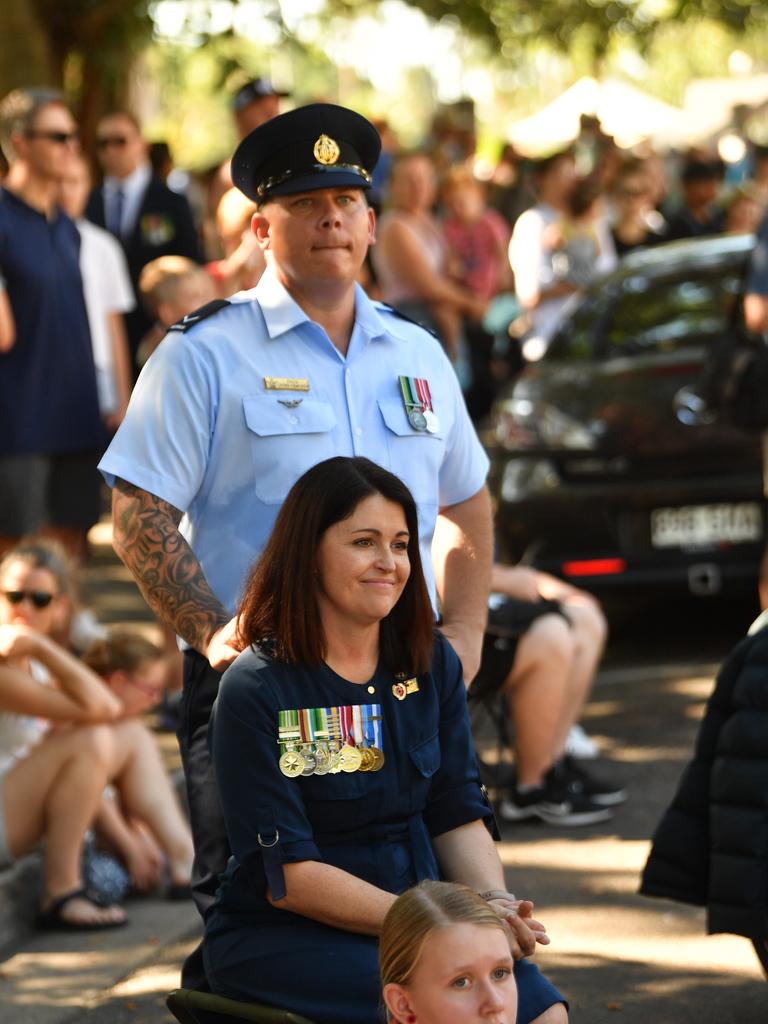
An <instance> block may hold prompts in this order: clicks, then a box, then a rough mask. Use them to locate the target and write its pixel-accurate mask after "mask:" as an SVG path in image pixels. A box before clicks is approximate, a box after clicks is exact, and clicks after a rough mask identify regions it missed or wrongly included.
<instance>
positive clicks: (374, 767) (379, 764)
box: [366, 747, 384, 772]
mask: <svg viewBox="0 0 768 1024" xmlns="http://www.w3.org/2000/svg"><path fill="white" fill-rule="evenodd" d="M366 753H367V754H370V755H371V758H372V760H373V763H372V764H371V768H370V770H371V771H372V772H379V771H381V769H382V768H383V767H384V751H383V750H379V748H378V747H368V749H367V750H366Z"/></svg>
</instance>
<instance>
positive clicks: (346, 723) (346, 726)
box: [339, 705, 362, 773]
mask: <svg viewBox="0 0 768 1024" xmlns="http://www.w3.org/2000/svg"><path fill="white" fill-rule="evenodd" d="M339 721H340V723H341V742H342V746H341V750H340V751H339V764H340V765H341V770H342V771H343V772H349V773H351V772H356V771H357V770H358V768H359V767H360V765H361V763H362V757H361V755H360V751H359V750H358V749H357V746H356V743H355V736H354V726H353V722H352V708H351V707H350V706H349V705H346V706H343V707H340V708H339Z"/></svg>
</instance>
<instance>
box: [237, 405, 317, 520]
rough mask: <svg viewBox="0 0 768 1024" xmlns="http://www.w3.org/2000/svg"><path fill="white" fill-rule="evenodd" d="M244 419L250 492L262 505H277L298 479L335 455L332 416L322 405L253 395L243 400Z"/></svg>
mask: <svg viewBox="0 0 768 1024" xmlns="http://www.w3.org/2000/svg"><path fill="white" fill-rule="evenodd" d="M243 414H244V417H245V426H246V428H247V434H248V444H249V446H250V449H251V459H252V462H253V469H254V490H255V492H256V495H257V497H258V498H260V500H261V501H263V502H265V503H266V504H269V505H277V504H280V503H281V502H282V501H283V500H284V499H285V496H286V494H287V493H288V491H289V490H290V489H291V487H292V486H293V485H294V484H295V483H296V481H297V480H298V478H299V477H300V476H301V475H302V473H305V472H306V471H307V470H308V469H309V468H310V467H311V466H315V465H317V463H318V462H322V461H323V460H324V459H329V458H330V457H331V456H332V455H334V454H335V452H334V449H333V440H332V431H333V428H334V427H335V426H336V413H335V412H334V411H333V407H332V406H331V405H330V404H329V403H328V402H325V401H323V400H322V399H318V398H297V397H295V396H294V395H293V394H290V395H286V397H285V398H277V397H275V396H273V395H252V396H248V397H245V398H243Z"/></svg>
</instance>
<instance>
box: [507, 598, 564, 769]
mask: <svg viewBox="0 0 768 1024" xmlns="http://www.w3.org/2000/svg"><path fill="white" fill-rule="evenodd" d="M572 659H573V638H572V636H571V631H570V627H569V625H568V623H567V622H566V621H565V619H563V618H562V616H560V615H542V616H541V618H539V619H536V620H535V622H533V623H532V624H531V626H530V627H529V629H527V630H526V632H525V633H524V634H523V636H522V637H521V638H520V640H519V641H518V645H517V651H516V654H515V660H514V663H513V665H512V670H511V672H510V673H509V675H508V676H507V680H506V683H505V689H506V692H507V695H508V697H509V702H510V710H511V715H512V724H513V727H514V733H515V765H516V769H517V783H518V785H521V786H537V785H540V784H541V783H542V782H543V780H544V776H545V775H546V773H547V772H548V771H549V769H550V768H551V767H552V765H553V764H554V761H555V749H556V743H557V738H558V736H559V732H560V728H561V722H562V718H563V707H564V703H565V700H566V694H567V690H568V686H569V685H570V684H569V680H570V672H571V664H572Z"/></svg>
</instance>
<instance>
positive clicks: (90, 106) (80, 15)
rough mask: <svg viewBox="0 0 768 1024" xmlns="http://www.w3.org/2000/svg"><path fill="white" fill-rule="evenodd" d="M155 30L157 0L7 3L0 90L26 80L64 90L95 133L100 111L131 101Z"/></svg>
mask: <svg viewBox="0 0 768 1024" xmlns="http://www.w3.org/2000/svg"><path fill="white" fill-rule="evenodd" d="M151 36H152V19H151V17H150V0H10V2H7V0H6V2H0V95H4V94H5V93H6V92H8V91H10V90H11V89H13V88H16V87H18V86H21V85H51V86H56V87H58V88H62V89H65V90H66V92H67V93H68V95H69V96H70V97H71V99H72V100H73V101H74V104H75V106H76V107H77V108H78V113H79V118H80V122H81V127H82V130H83V133H84V135H85V136H86V137H90V136H91V135H92V134H93V130H94V126H95V122H96V120H97V119H98V117H99V115H100V114H101V113H102V112H103V111H104V110H105V109H107V108H109V107H112V106H117V105H119V104H120V103H121V102H122V101H124V99H125V95H126V91H127V87H128V78H129V74H130V71H131V68H132V66H133V61H134V58H135V56H136V54H137V53H138V52H139V51H140V50H141V49H142V48H143V46H144V45H145V43H146V42H147V41H148V40H149V39H150V38H151Z"/></svg>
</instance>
